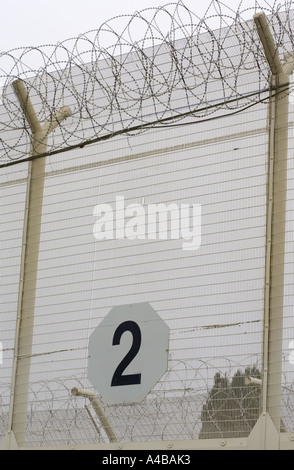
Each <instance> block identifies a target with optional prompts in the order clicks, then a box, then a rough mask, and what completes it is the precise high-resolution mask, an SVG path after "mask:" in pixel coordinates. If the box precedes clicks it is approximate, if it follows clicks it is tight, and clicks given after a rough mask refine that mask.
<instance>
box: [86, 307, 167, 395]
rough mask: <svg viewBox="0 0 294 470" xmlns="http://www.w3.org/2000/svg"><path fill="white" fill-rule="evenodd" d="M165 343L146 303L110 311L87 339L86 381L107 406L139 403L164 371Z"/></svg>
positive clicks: (159, 324) (163, 328) (163, 327)
mask: <svg viewBox="0 0 294 470" xmlns="http://www.w3.org/2000/svg"><path fill="white" fill-rule="evenodd" d="M168 343H169V328H168V326H167V325H166V323H165V322H164V321H163V320H162V319H161V318H160V316H159V315H158V314H157V313H156V312H155V310H154V309H153V308H152V307H151V305H149V303H139V304H132V305H122V306H118V307H113V308H112V309H111V310H110V312H109V313H108V314H107V315H106V317H105V318H104V320H102V322H101V323H100V324H99V325H98V326H97V328H96V329H95V330H94V332H93V333H92V334H91V336H90V342H89V363H88V378H89V380H90V382H91V383H92V384H93V385H94V387H95V388H96V390H97V391H98V392H99V393H100V394H101V396H102V398H103V400H104V401H105V402H106V403H108V404H118V403H132V402H139V401H141V400H143V399H144V398H145V396H146V395H147V394H148V393H149V392H150V390H151V389H152V388H153V387H154V385H155V384H156V383H157V382H158V380H159V379H160V378H161V376H162V375H163V374H164V373H165V372H166V370H167V363H168Z"/></svg>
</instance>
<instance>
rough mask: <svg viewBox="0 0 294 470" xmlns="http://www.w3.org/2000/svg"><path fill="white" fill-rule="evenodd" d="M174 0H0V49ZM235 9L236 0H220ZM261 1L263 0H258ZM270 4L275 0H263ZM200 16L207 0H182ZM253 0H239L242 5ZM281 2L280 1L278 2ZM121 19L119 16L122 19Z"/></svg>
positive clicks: (59, 36) (54, 37)
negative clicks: (241, 0) (241, 1)
mask: <svg viewBox="0 0 294 470" xmlns="http://www.w3.org/2000/svg"><path fill="white" fill-rule="evenodd" d="M174 1H175V0H49V1H44V0H14V1H10V0H1V3H2V5H1V7H2V8H1V29H0V38H1V45H0V51H1V52H4V51H9V50H11V49H13V48H16V47H23V46H41V45H45V44H56V43H57V42H59V41H64V40H65V39H68V38H71V37H76V36H78V35H79V34H81V33H85V32H87V31H90V30H93V29H98V27H99V26H100V25H101V24H102V23H103V22H105V21H106V20H108V19H110V18H112V17H114V16H117V15H124V14H132V13H134V11H135V10H142V9H145V8H150V7H158V6H162V5H165V4H167V3H170V2H174ZM222 1H223V2H224V3H225V4H226V5H228V6H230V7H231V8H232V9H236V8H237V6H238V5H239V3H240V0H222ZM260 1H261V2H264V1H265V0H260ZM267 1H268V3H269V4H271V5H272V4H274V3H275V0H267ZM184 3H185V5H186V6H187V7H188V8H189V9H191V10H192V11H193V12H194V13H196V14H197V15H199V16H201V15H202V14H203V11H205V9H206V8H207V6H208V5H209V4H210V3H211V0H200V1H197V0H184ZM254 3H255V0H243V4H244V7H246V6H247V5H248V6H253V5H254ZM282 3H283V2H282ZM122 21H123V20H122Z"/></svg>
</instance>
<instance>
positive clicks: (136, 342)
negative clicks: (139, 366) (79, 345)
mask: <svg viewBox="0 0 294 470" xmlns="http://www.w3.org/2000/svg"><path fill="white" fill-rule="evenodd" d="M126 331H130V332H131V333H132V335H133V342H132V346H131V349H130V350H129V352H128V353H127V354H126V356H125V357H124V358H123V360H122V361H121V362H120V364H119V365H118V366H117V368H116V370H115V372H114V374H113V377H112V381H111V387H119V386H121V385H139V384H140V383H141V374H126V375H122V374H123V372H124V370H125V369H126V368H127V367H128V365H129V364H130V363H131V362H132V360H133V359H134V358H135V357H136V355H137V354H138V352H139V349H140V346H141V340H142V335H141V330H140V328H139V326H138V324H137V323H135V322H134V321H125V322H123V323H121V324H120V325H119V326H118V327H117V329H116V330H115V332H114V336H113V340H112V345H113V346H116V345H118V344H120V340H121V337H122V335H123V334H124V333H125V332H126Z"/></svg>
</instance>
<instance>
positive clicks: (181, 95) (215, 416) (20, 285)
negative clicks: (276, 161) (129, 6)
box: [0, 1, 294, 448]
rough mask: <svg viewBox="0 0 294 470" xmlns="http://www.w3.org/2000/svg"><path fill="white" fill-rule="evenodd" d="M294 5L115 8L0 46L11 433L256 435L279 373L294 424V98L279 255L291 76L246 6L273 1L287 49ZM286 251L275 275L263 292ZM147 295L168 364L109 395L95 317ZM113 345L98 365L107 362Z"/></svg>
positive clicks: (33, 439) (283, 422)
mask: <svg viewBox="0 0 294 470" xmlns="http://www.w3.org/2000/svg"><path fill="white" fill-rule="evenodd" d="M291 7H292V2H285V4H284V5H281V4H277V3H275V4H274V7H273V8H270V7H269V6H268V4H267V2H263V3H262V2H255V4H254V6H253V7H252V9H246V10H245V9H242V2H241V3H240V5H239V8H238V9H237V10H236V11H235V12H233V11H232V10H230V9H229V8H228V7H226V6H225V5H224V4H223V3H222V2H219V1H212V2H211V4H210V7H209V8H208V10H207V13H206V16H205V18H202V19H199V18H197V16H196V15H195V14H194V13H192V12H190V11H189V10H188V9H187V8H186V7H185V4H184V2H182V1H180V2H178V3H176V4H175V3H173V4H169V5H167V6H166V7H164V8H163V7H162V8H159V9H148V10H147V11H145V12H142V13H138V12H137V13H135V14H134V16H132V17H131V18H125V20H126V22H125V23H123V27H122V31H121V33H119V30H118V29H117V28H116V27H115V26H114V24H115V25H117V23H116V22H114V23H113V22H112V21H110V22H109V23H107V24H105V25H102V26H101V28H100V29H99V30H98V32H97V31H95V32H91V33H89V34H87V35H83V36H81V37H79V38H78V39H77V40H75V41H73V42H71V43H68V44H59V45H58V46H57V47H55V48H53V49H51V51H50V52H46V53H45V49H43V48H38V49H34V50H24V51H12V52H10V53H5V54H2V55H1V56H0V68H1V69H2V71H3V75H5V77H6V83H5V86H4V87H3V95H2V103H1V111H0V112H1V122H2V131H1V134H0V139H1V145H2V150H1V164H0V167H1V172H0V188H1V227H0V231H1V233H0V236H1V239H0V240H1V285H0V296H1V319H0V321H1V337H0V341H1V348H2V355H1V359H2V362H3V363H2V364H0V371H1V380H0V382H1V391H0V396H1V416H0V426H1V429H0V434H1V437H4V436H5V435H6V433H7V431H9V430H14V432H15V433H16V437H17V441H18V442H20V443H21V445H20V446H21V447H23V446H24V447H34V448H38V447H46V446H53V447H54V446H59V445H64V446H71V445H89V444H97V446H99V445H100V444H105V443H108V442H109V441H110V440H111V441H112V442H128V443H132V442H133V443H138V442H163V441H183V440H185V441H188V442H194V441H196V440H209V439H218V438H219V439H222V438H226V439H242V438H247V437H248V436H249V435H250V433H251V431H252V430H253V428H254V426H255V425H256V424H257V422H258V420H259V418H260V416H262V415H263V414H262V412H264V411H265V409H266V408H265V402H266V400H267V397H266V395H265V391H266V390H267V380H268V381H269V384H270V386H272V383H271V381H272V380H273V381H274V385H277V388H276V389H275V393H276V392H277V401H278V404H276V403H275V404H274V405H273V406H272V407H275V417H276V418H277V421H278V424H277V427H278V432H281V433H289V432H294V429H293V411H292V407H293V405H292V390H293V370H292V367H293V363H294V359H293V358H292V356H291V340H292V337H294V336H293V325H292V323H293V322H292V315H293V313H292V312H293V295H292V284H293V282H292V280H293V279H292V277H293V263H292V252H293V249H292V243H293V242H292V233H293V230H292V228H293V227H292V222H293V208H292V205H293V204H292V199H293V198H292V196H293V181H294V178H293V168H292V167H293V135H292V130H293V109H292V105H291V100H290V109H289V111H290V112H289V120H288V127H289V138H288V137H287V140H286V139H285V141H286V147H287V151H288V173H287V174H286V177H285V172H284V171H281V170H279V172H278V173H276V175H275V184H276V185H277V184H279V183H280V182H281V181H284V180H285V178H286V179H287V184H288V187H287V190H286V193H287V201H286V203H287V205H286V209H282V211H281V210H280V208H278V209H277V206H274V207H273V221H270V223H271V224H272V226H274V227H275V237H273V240H272V242H271V248H272V249H273V251H272V253H274V257H272V258H271V259H270V258H268V243H269V240H271V237H270V236H269V231H268V228H269V212H270V211H269V200H270V197H269V193H270V188H271V183H270V178H269V175H270V172H271V162H270V158H269V157H270V155H271V151H272V150H271V149H272V147H271V145H272V141H273V140H274V139H273V138H272V134H271V129H272V128H273V127H272V124H271V123H272V121H273V120H274V117H273V114H272V108H273V106H272V104H273V103H275V106H276V107H278V105H277V103H278V102H279V101H280V100H283V99H284V98H285V94H286V95H288V94H290V98H291V92H292V84H291V83H290V85H289V84H288V85H287V90H286V93H285V86H283V87H279V86H276V85H275V86H273V84H272V81H271V80H272V79H271V73H270V70H269V65H268V63H267V60H266V57H265V54H264V51H263V48H262V46H261V44H260V41H259V38H258V34H257V31H256V27H255V24H254V21H253V20H252V16H253V14H254V13H256V12H258V11H260V10H263V11H264V12H265V13H266V14H267V16H268V21H269V24H270V28H271V32H272V34H273V38H274V40H275V43H276V44H277V50H278V53H279V55H281V56H283V55H286V56H287V54H289V53H291V52H292V49H293V47H292V42H293V37H292V24H293V11H292V9H291ZM148 15H149V16H148ZM247 15H249V19H248V18H247ZM144 18H145V19H144ZM159 18H165V19H166V18H168V20H169V21H168V25H169V26H168V34H167V33H166V31H165V32H163V30H161V29H160V27H159ZM215 21H217V23H215ZM121 22H122V19H121V18H120V19H119V23H121ZM136 23H139V24H141V25H142V24H144V25H145V28H146V30H145V32H143V33H142V35H141V40H140V41H139V42H138V41H135V42H134V41H132V39H131V38H132V28H133V27H135V24H136ZM106 33H107V34H106ZM104 35H106V36H109V35H110V37H112V38H114V40H112V41H111V46H108V47H104V46H103V45H102V42H103V41H102V40H103V37H104ZM69 44H71V47H72V49H71V48H70V47H69ZM108 44H109V43H108ZM36 54H37V56H39V57H40V56H41V57H42V58H43V60H44V63H45V64H46V66H45V67H42V68H41V69H40V70H39V69H38V70H36V69H35V68H34V67H33V66H30V65H29V64H30V57H32V58H33V57H34V58H35V55H36ZM9 63H10V65H9ZM1 64H5V65H1ZM7 64H8V65H7ZM7 67H8V68H7ZM15 79H17V80H18V85H17V87H16V86H15V85H13V84H12V81H15ZM19 79H20V80H21V83H22V84H23V85H24V88H23V90H24V91H25V94H24V95H23V97H22V98H21V96H20V94H19V91H21V88H19V87H20V85H19ZM16 91H17V92H16ZM64 107H68V108H69V109H70V114H68V117H67V119H66V120H63V119H62V120H61V119H60V114H58V112H59V110H60V108H61V109H64ZM32 108H33V109H34V110H35V112H36V116H37V121H36V122H33V120H30V117H31V114H30V112H31V110H32ZM28 118H29V119H28ZM44 121H45V124H44ZM40 123H41V124H42V125H41V124H40ZM55 125H56V126H57V127H56V128H55ZM34 126H36V127H37V132H34V131H33V128H34ZM38 126H40V127H38ZM53 127H54V132H53ZM49 131H50V135H49ZM45 141H46V145H44V142H45ZM39 144H40V145H41V144H42V145H41V146H39ZM90 144H91V145H90ZM37 148H38V149H40V148H42V150H41V151H36V149H37ZM283 158H284V154H283ZM278 168H279V167H278ZM279 197H280V198H281V199H282V197H284V196H283V194H282V190H281V191H280V192H279V191H278V194H277V195H276V200H279ZM280 207H281V206H280ZM154 208H156V210H157V215H158V219H156V220H155V219H154V218H153V219H152V214H153V215H154V213H153V212H152V210H154ZM200 209H201V211H200ZM193 211H194V212H193ZM281 213H282V214H283V215H285V227H284V226H283V225H282V222H281V220H282V218H281ZM174 214H176V215H177V216H176V217H174ZM160 217H161V218H160ZM151 221H153V222H152V223H151ZM279 232H281V233H284V232H285V243H284V242H282V241H281V239H279V238H278V237H277V233H279ZM279 251H282V252H283V255H285V256H284V260H283V262H281V258H279ZM269 259H270V261H269ZM276 265H278V266H280V267H282V269H283V275H282V276H281V277H279V278H278V281H277V282H276V284H277V286H278V288H279V289H276V290H271V291H270V292H268V291H267V279H268V278H267V270H268V269H269V270H270V269H273V268H272V266H276ZM277 275H278V274H277V271H274V274H273V275H272V277H273V278H275V276H277ZM271 282H272V283H274V282H275V280H271ZM281 289H282V294H281ZM281 297H282V298H283V314H282V316H283V317H284V326H283V327H281V324H280V323H279V321H278V320H279V318H274V319H273V321H272V320H271V323H270V330H271V335H270V336H269V337H268V338H267V336H266V334H267V331H268V328H269V324H268V319H269V318H270V319H271V318H272V312H274V311H275V309H276V305H279V306H280V303H281V302H280V300H281ZM268 300H269V307H268V309H267V307H266V304H267V301H268ZM146 303H148V304H149V305H150V306H151V307H152V308H153V309H154V310H155V311H156V312H157V314H158V315H159V317H160V318H161V319H162V321H163V322H164V323H165V324H166V325H167V326H168V328H169V347H168V351H167V352H168V363H167V370H166V372H165V373H164V374H163V375H162V376H161V377H160V378H159V380H158V382H157V383H156V385H155V386H153V387H151V386H150V387H149V388H150V390H149V391H148V393H147V394H146V396H145V398H144V399H142V400H134V401H133V402H132V403H125V400H122V402H120V403H115V404H111V403H109V402H108V401H107V400H106V399H104V397H102V396H101V394H100V392H99V390H98V391H97V390H96V389H95V387H94V386H93V384H92V383H91V382H90V380H89V377H88V365H89V357H90V353H89V340H90V337H91V335H92V334H93V332H94V331H96V329H97V328H99V327H100V328H101V324H102V325H103V323H102V322H103V320H104V319H105V318H106V317H107V316H108V315H109V312H110V311H111V309H113V308H118V307H121V306H126V305H128V306H130V305H142V304H146ZM265 312H267V314H268V318H267V316H266V313H265ZM279 315H280V314H279ZM279 315H278V317H279ZM276 316H277V315H276ZM127 320H130V319H129V318H128V319H127ZM144 321H145V320H144ZM99 325H100V326H99ZM106 331H107V330H105V332H106ZM127 331H128V333H129V332H130V331H131V330H127ZM142 331H143V330H142ZM281 331H282V333H283V334H282V339H281V338H280V336H279V335H280V332H281ZM154 337H156V338H157V336H156V335H155V334H154ZM111 339H112V338H111ZM124 339H125V340H126V342H127V334H126V335H125V336H124ZM133 340H134V337H133ZM280 340H281V341H280ZM142 345H143V346H144V348H145V344H144V334H143V340H142ZM269 345H270V348H269V349H270V354H268V355H267V347H268V346H269ZM112 346H113V344H109V348H108V349H106V350H105V352H104V353H103V354H102V356H103V361H104V364H105V366H104V368H103V370H102V371H101V370H100V371H99V370H98V371H97V374H98V373H100V374H101V373H102V375H103V374H104V375H105V374H106V369H107V368H110V369H111V367H112V363H111V358H110V356H111V351H113V348H112ZM127 346H128V344H127ZM140 346H141V339H140V345H139V347H138V350H139V349H140ZM143 346H142V349H143ZM156 346H157V339H154V340H153V339H152V340H150V341H149V340H148V344H147V345H146V348H147V349H146V350H147V351H148V348H149V351H151V349H154V348H156ZM272 346H273V347H272ZM275 348H276V350H277V351H278V359H277V355H274V354H273V353H272V349H275ZM293 349H294V347H293ZM126 352H127V351H126ZM147 355H148V354H147ZM150 356H151V354H150ZM136 359H138V362H135V361H134V362H133V363H132V364H131V368H130V372H132V374H133V375H134V374H137V372H138V370H137V369H136V368H138V367H139V366H140V367H141V365H142V364H141V363H140V361H142V362H143V363H144V360H143V359H141V357H140V356H139V355H138V358H136ZM265 361H267V364H268V366H269V368H270V370H271V368H272V364H276V365H277V369H278V370H280V372H281V374H280V375H281V377H282V378H281V383H279V381H278V380H277V375H278V373H277V372H275V374H273V375H270V376H269V377H268V376H267V373H266V372H267V366H265ZM118 362H119V361H118ZM155 362H156V361H154V363H155ZM154 363H153V364H149V368H150V369H152V368H153V367H154ZM138 364H139V365H138ZM113 372H114V371H112V370H111V375H112V373H113ZM137 375H138V374H137ZM73 389H77V390H86V391H88V392H89V393H91V394H92V395H91V399H89V398H87V396H88V395H86V396H85V394H84V395H83V393H82V392H81V394H80V395H78V394H73V393H72V391H73ZM280 395H281V397H280ZM95 398H97V399H98V402H95V401H93V400H95ZM95 403H96V408H95ZM99 407H101V409H103V413H104V414H103V416H105V420H104V421H103V420H102V421H101V416H100V417H99V413H98V414H97V409H98V408H99ZM103 423H104V424H103ZM105 423H107V424H105Z"/></svg>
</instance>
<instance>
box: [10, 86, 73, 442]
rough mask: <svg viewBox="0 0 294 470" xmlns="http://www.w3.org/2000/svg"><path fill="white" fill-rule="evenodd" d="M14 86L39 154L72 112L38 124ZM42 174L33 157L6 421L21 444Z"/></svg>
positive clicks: (40, 163)
mask: <svg viewBox="0 0 294 470" xmlns="http://www.w3.org/2000/svg"><path fill="white" fill-rule="evenodd" d="M13 88H14V91H15V94H16V96H17V98H18V100H19V102H20V106H21V108H22V111H23V113H24V115H25V117H26V120H27V121H28V123H29V125H30V128H31V131H32V136H31V151H30V155H31V156H38V155H41V154H43V153H45V152H46V151H47V137H48V135H49V134H50V133H51V132H52V131H53V130H54V129H55V128H56V127H57V126H58V125H59V124H60V123H61V122H62V121H63V120H64V119H66V118H67V117H69V116H71V111H70V109H69V108H68V107H64V108H61V110H60V111H58V112H57V113H56V115H54V116H52V117H51V119H49V120H48V122H46V123H45V124H44V125H41V124H40V122H39V121H38V118H37V115H36V113H35V110H34V107H33V105H32V103H31V100H30V98H29V96H28V93H27V90H26V87H25V85H24V83H23V81H22V80H16V81H15V82H14V83H13ZM44 175H45V158H36V159H33V160H32V161H30V162H29V169H28V179H27V196H26V208H25V220H24V228H23V245H22V255H21V273H20V283H19V297H18V308H17V324H16V338H15V352H14V364H13V375H12V390H11V400H10V411H9V423H8V435H9V434H10V435H11V434H14V436H15V439H16V442H17V444H18V446H20V447H21V446H23V445H24V444H25V437H26V422H27V414H28V402H29V375H30V367H31V354H32V345H33V329H34V309H35V294H36V283H37V270H38V252H39V244H40V234H41V218H42V201H43V191H44ZM28 269H29V272H30V276H29V279H28V276H27V271H28Z"/></svg>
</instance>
